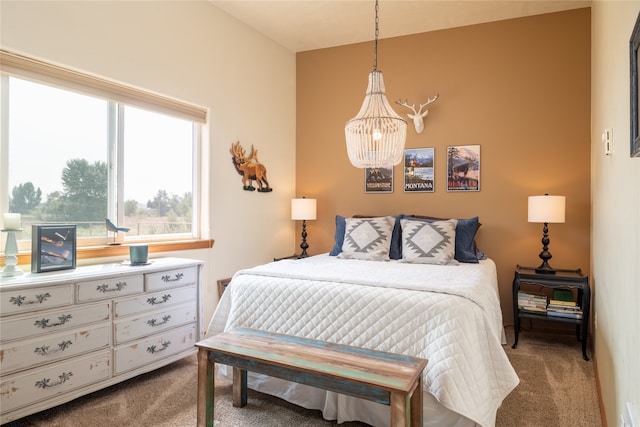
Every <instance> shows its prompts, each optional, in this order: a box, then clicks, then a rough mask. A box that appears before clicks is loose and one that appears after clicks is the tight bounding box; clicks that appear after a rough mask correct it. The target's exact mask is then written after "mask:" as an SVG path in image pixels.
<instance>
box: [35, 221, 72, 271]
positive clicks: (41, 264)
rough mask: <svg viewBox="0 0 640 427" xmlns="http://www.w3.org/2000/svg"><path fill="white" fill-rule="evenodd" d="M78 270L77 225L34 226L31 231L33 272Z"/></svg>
mask: <svg viewBox="0 0 640 427" xmlns="http://www.w3.org/2000/svg"><path fill="white" fill-rule="evenodd" d="M75 268H76V226H75V225H67V224H65V225H33V226H32V230H31V272H32V273H43V272H46V271H56V270H67V269H75Z"/></svg>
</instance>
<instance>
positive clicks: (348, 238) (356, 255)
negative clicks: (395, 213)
mask: <svg viewBox="0 0 640 427" xmlns="http://www.w3.org/2000/svg"><path fill="white" fill-rule="evenodd" d="M394 222H395V218H394V217H392V216H383V217H377V218H346V219H345V232H344V241H343V243H342V252H341V253H340V254H339V255H338V258H346V259H349V258H351V259H364V260H371V261H388V260H389V247H390V245H391V232H392V231H393V224H394Z"/></svg>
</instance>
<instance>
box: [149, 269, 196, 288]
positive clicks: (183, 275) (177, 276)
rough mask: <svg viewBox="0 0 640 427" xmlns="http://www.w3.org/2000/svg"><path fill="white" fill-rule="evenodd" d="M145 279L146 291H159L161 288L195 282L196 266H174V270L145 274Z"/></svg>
mask: <svg viewBox="0 0 640 427" xmlns="http://www.w3.org/2000/svg"><path fill="white" fill-rule="evenodd" d="M145 280H146V285H147V286H146V288H147V291H150V292H154V291H160V290H162V289H168V288H175V287H178V286H184V285H189V284H191V283H196V281H197V280H198V270H197V268H196V267H187V268H176V269H174V270H167V271H161V272H159V273H150V274H147V275H146V276H145Z"/></svg>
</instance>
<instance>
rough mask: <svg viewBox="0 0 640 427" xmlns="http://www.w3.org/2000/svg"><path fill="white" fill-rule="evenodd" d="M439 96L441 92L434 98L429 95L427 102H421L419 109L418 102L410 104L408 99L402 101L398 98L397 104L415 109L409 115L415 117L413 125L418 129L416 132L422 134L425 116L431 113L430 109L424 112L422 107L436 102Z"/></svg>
mask: <svg viewBox="0 0 640 427" xmlns="http://www.w3.org/2000/svg"><path fill="white" fill-rule="evenodd" d="M439 97H440V94H437V95H436V96H434V97H433V98H431V97H429V98H428V99H427V102H425V103H424V104H420V108H418V111H416V104H412V105H409V103H408V101H407V100H406V99H405V101H404V102H400V101H401V100H397V101H396V104H398V105H402V106H403V107H407V108H408V109H410V110H411V111H413V114H411V113H409V114H407V115H408V116H409V118H410V119H413V127H414V128H415V129H416V133H419V134H420V133H422V131H424V118H425V117H427V114H429V110H424V112H423V111H422V109H423V108H424V107H426V106H427V105H429V104H431V103H432V102H434V101H435V100H436V99H438V98H439Z"/></svg>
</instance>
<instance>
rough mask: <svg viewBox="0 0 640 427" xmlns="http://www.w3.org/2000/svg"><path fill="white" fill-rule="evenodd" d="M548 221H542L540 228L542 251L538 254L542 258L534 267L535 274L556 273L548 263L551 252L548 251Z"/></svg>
mask: <svg viewBox="0 0 640 427" xmlns="http://www.w3.org/2000/svg"><path fill="white" fill-rule="evenodd" d="M548 225H549V224H548V223H546V222H545V223H544V227H543V228H542V252H540V254H539V255H538V256H539V257H540V259H542V264H540V267H538V268H536V273H537V274H556V271H555V270H554V269H553V268H551V266H550V265H549V260H550V259H551V258H552V256H551V252H549V227H548Z"/></svg>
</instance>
